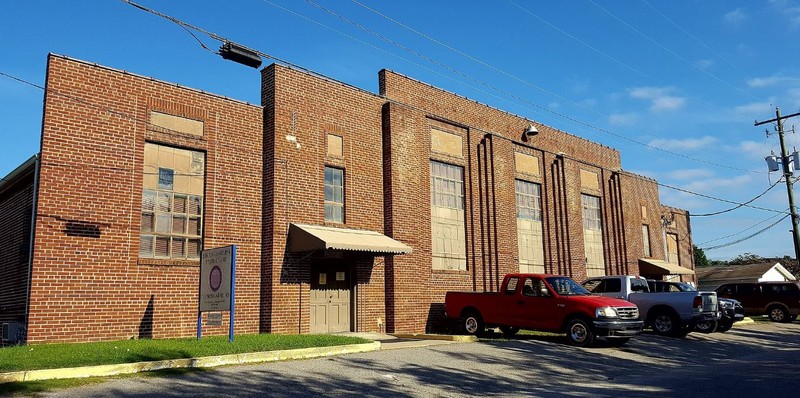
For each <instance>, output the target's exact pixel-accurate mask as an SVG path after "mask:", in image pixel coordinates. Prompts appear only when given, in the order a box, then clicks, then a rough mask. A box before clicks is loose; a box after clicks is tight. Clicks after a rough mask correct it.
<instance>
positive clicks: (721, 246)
mask: <svg viewBox="0 0 800 398" xmlns="http://www.w3.org/2000/svg"><path fill="white" fill-rule="evenodd" d="M790 215H791V214H787V215H785V216H783V217H782V218H781V219H780V220H778V221H775V222H774V223H772V224H770V225H769V226H767V227H765V228H764V229H761V230H759V231H758V232H755V233H753V234H752V235H749V236H745V237H744V238H741V239H737V240H735V241H732V242H728V243H723V244H721V245H716V246H710V247H703V248H701V249H703V250H714V249H721V248H723V247H728V246H733V245H735V244H737V243H741V242H744V241H746V240H748V239H751V238H753V237H756V236H758V235H760V234H762V233H764V232H766V231H767V230H769V229H770V228H772V227H774V226H776V225H778V224H779V223H780V222H781V221H783V220H785V219H787V218H788V217H789V216H790Z"/></svg>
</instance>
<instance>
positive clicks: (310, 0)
mask: <svg viewBox="0 0 800 398" xmlns="http://www.w3.org/2000/svg"><path fill="white" fill-rule="evenodd" d="M264 1H265V2H266V3H269V4H272V3H270V2H269V1H267V0H264ZM352 1H353V2H354V3H355V4H357V5H360V6H362V7H364V8H365V9H367V10H369V11H371V12H373V13H375V14H377V15H379V16H381V17H383V18H385V19H387V20H389V21H391V22H394V23H395V24H397V25H399V26H401V27H403V28H405V29H408V30H410V31H412V32H414V33H416V34H418V35H420V36H422V37H424V38H426V39H428V40H430V41H432V42H434V43H436V44H438V45H440V46H443V47H445V48H447V49H449V50H451V51H454V52H456V53H457V54H459V55H462V56H464V57H466V58H467V59H470V60H472V61H474V62H477V63H479V64H480V65H483V66H485V67H487V68H489V69H491V70H494V71H496V72H498V73H500V74H503V75H505V76H508V77H510V78H512V79H514V80H517V81H519V82H521V83H523V84H526V85H528V86H531V87H533V88H535V89H537V90H539V91H542V92H544V93H546V94H549V95H552V96H554V97H556V98H559V99H561V100H564V101H566V102H569V103H571V104H573V105H575V106H577V107H580V108H582V109H584V110H587V111H589V112H592V113H595V114H598V115H600V116H603V117H609V115H606V114H604V113H602V112H599V111H597V110H595V109H592V108H589V107H587V106H585V105H583V104H580V103H577V102H575V101H572V100H571V99H569V98H566V97H563V96H561V95H559V94H557V93H554V92H552V91H550V90H547V89H545V88H542V87H540V86H538V85H536V84H533V83H531V82H529V81H527V80H525V79H523V78H520V77H518V76H515V75H513V74H511V73H509V72H506V71H504V70H502V69H499V68H497V67H496V66H494V65H491V64H489V63H486V62H484V61H481V60H480V59H477V58H475V57H473V56H471V55H469V54H466V53H464V52H463V51H460V50H458V49H456V48H454V47H452V46H450V45H447V44H445V43H442V42H441V41H439V40H437V39H435V38H433V37H430V36H429V35H427V34H425V33H422V32H420V31H418V30H416V29H414V28H411V27H409V26H407V25H405V24H403V23H402V22H400V21H397V20H396V19H393V18H391V17H389V16H387V15H385V14H383V13H381V12H379V11H377V10H374V9H372V8H370V7H367V6H365V5H363V4H361V3H359V2H358V1H356V0H352ZM306 2H307V3H309V4H312V5H314V6H316V7H318V8H320V9H322V10H323V11H325V12H327V13H329V14H331V15H333V16H336V17H338V18H340V19H342V20H344V21H345V22H348V23H350V24H352V25H354V26H356V27H357V28H359V29H361V30H363V31H365V32H367V33H369V34H372V35H373V36H376V37H378V38H380V39H381V40H384V41H386V42H388V43H389V44H392V45H394V46H396V47H399V48H400V49H402V50H404V51H407V52H411V53H412V54H414V55H416V56H418V57H421V58H423V59H425V60H426V61H428V62H431V63H433V64H435V65H438V66H441V67H443V68H446V69H447V70H450V71H451V72H453V73H457V74H459V75H461V76H463V77H465V78H467V79H470V80H472V81H474V82H477V83H479V84H482V85H485V86H487V87H489V88H491V89H493V90H495V91H497V92H500V93H502V94H504V95H507V96H509V97H512V98H514V99H516V100H518V101H522V102H524V103H527V104H529V105H532V106H534V107H536V108H538V109H540V110H542V111H544V112H547V113H549V114H551V115H554V116H557V117H559V118H562V119H565V120H568V121H570V122H572V123H574V124H576V125H580V126H583V127H586V128H589V129H592V130H596V131H599V132H601V133H604V134H607V135H610V136H612V137H616V138H619V139H622V140H625V141H629V142H632V143H634V144H637V145H640V146H644V147H648V148H650V149H654V150H658V151H661V152H664V153H668V154H670V155H673V156H677V157H681V158H684V159H688V160H692V161H695V162H698V163H705V164H708V165H711V166H717V167H722V168H726V169H731V170H736V171H744V172H748V173H757V174H764V172H762V171H757V170H747V169H742V168H738V167H733V166H729V165H726V164H720V163H715V162H711V161H708V160H705V159H700V158H695V157H692V156H688V155H686V154H683V153H679V152H673V151H670V150H668V149H664V148H661V147H658V146H655V145H652V144H648V143H645V142H642V141H638V140H636V139H633V138H630V137H627V136H624V135H622V134H618V133H614V132H612V131H609V130H607V129H604V128H601V127H599V126H595V125H593V124H590V123H587V122H584V121H581V120H578V119H576V118H573V117H571V116H568V115H565V114H562V113H560V112H556V111H554V110H552V109H550V108H548V107H546V106H542V105H539V104H537V103H534V102H532V101H530V100H529V99H527V98H524V97H520V96H517V95H515V94H513V93H510V92H508V91H505V90H502V89H499V88H497V87H496V86H493V85H491V84H489V83H486V82H484V81H481V80H478V79H475V78H473V77H471V76H469V75H466V74H464V73H462V72H460V71H458V70H456V69H454V68H452V67H450V66H447V65H444V64H442V63H440V62H438V61H436V60H433V59H431V58H430V57H428V56H425V55H423V54H420V53H419V52H417V51H415V50H412V49H410V48H408V47H406V46H403V45H402V44H399V43H397V42H395V41H394V40H391V39H388V38H386V37H385V36H383V35H381V34H379V33H377V32H375V31H373V30H370V29H368V28H366V27H364V26H363V25H361V24H358V23H356V22H354V21H352V20H350V19H349V18H347V17H344V16H342V15H340V14H338V13H336V12H335V11H333V10H331V9H328V8H326V7H324V6H322V5H320V4H317V3H315V2H313V1H312V0H306ZM273 5H274V4H273ZM701 101H703V100H701ZM703 102H706V101H703ZM711 105H713V104H711ZM714 106H715V105H714ZM629 127H631V128H633V129H636V130H638V131H641V132H643V133H645V134H649V132H647V131H645V130H643V129H641V128H638V127H635V126H630V125H629Z"/></svg>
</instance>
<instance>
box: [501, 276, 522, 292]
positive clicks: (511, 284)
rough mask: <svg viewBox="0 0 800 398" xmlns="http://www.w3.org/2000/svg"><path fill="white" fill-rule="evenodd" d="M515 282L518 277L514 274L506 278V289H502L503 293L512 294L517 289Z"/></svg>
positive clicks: (517, 281)
mask: <svg viewBox="0 0 800 398" xmlns="http://www.w3.org/2000/svg"><path fill="white" fill-rule="evenodd" d="M517 283H519V278H518V277H516V276H512V277H510V278H508V283H506V290H505V291H504V293H505V294H514V291H516V290H517Z"/></svg>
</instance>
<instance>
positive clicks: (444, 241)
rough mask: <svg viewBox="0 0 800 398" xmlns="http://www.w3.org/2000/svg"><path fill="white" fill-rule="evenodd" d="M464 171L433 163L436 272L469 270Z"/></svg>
mask: <svg viewBox="0 0 800 398" xmlns="http://www.w3.org/2000/svg"><path fill="white" fill-rule="evenodd" d="M465 231H466V228H465V218H464V169H463V168H461V167H458V166H452V165H449V164H445V163H440V162H435V161H431V238H432V246H433V247H432V252H433V253H432V257H433V269H455V270H466V269H467V254H466V253H467V244H466V237H465Z"/></svg>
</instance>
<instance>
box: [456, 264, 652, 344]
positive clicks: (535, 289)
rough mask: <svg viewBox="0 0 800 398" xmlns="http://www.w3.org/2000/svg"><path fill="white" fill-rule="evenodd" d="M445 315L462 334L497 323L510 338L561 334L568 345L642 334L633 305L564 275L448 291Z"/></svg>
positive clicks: (511, 277)
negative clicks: (522, 333) (523, 332)
mask: <svg viewBox="0 0 800 398" xmlns="http://www.w3.org/2000/svg"><path fill="white" fill-rule="evenodd" d="M444 308H445V315H446V316H447V317H448V318H449V319H452V320H456V319H457V320H459V326H460V328H461V329H462V331H463V332H466V333H467V334H472V335H479V334H481V333H482V332H483V331H484V330H485V328H486V327H500V330H501V331H502V332H503V334H504V335H506V336H508V337H510V336H513V335H514V334H516V333H517V331H519V330H520V329H535V330H542V331H548V332H565V333H566V335H567V339H568V340H569V343H570V344H572V345H576V346H579V347H585V346H589V345H591V344H593V343H594V341H595V338H596V337H604V338H606V340H607V341H608V342H609V343H610V344H613V345H622V344H625V343H626V342H627V341H628V340H630V338H631V337H632V336H636V335H638V334H640V333H641V332H642V324H643V322H642V320H641V319H639V309H638V308H637V307H636V305H635V304H632V303H629V302H627V301H625V300H621V299H616V298H611V297H604V296H595V295H592V294H591V293H589V291H587V290H586V289H584V288H583V286H581V285H579V284H578V283H577V282H575V281H574V280H572V279H570V278H568V277H566V276H558V275H540V274H508V275H506V276H505V278H503V284H502V286H501V289H500V292H487V293H483V292H447V295H446V296H445V300H444Z"/></svg>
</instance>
